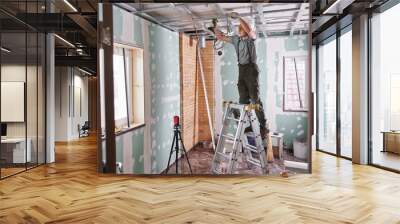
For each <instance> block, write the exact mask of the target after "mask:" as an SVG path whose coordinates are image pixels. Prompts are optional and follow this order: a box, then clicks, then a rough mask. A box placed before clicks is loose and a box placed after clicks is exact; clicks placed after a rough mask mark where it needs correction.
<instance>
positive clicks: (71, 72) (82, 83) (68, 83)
mask: <svg viewBox="0 0 400 224" xmlns="http://www.w3.org/2000/svg"><path fill="white" fill-rule="evenodd" d="M55 73H56V83H55V86H56V88H55V89H56V91H55V127H56V128H55V141H70V140H73V139H77V138H78V137H79V132H78V125H81V126H82V125H83V124H84V122H85V121H87V120H88V105H89V104H88V78H87V77H85V76H83V73H81V72H80V71H79V70H77V69H76V68H71V67H56V72H55ZM79 95H80V97H79ZM79 100H81V102H79ZM79 107H81V110H82V112H81V113H80V110H79Z"/></svg>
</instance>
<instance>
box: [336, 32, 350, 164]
mask: <svg viewBox="0 0 400 224" xmlns="http://www.w3.org/2000/svg"><path fill="white" fill-rule="evenodd" d="M342 33H343V34H341V36H340V54H339V55H340V94H339V96H340V136H341V137H340V155H341V156H344V157H347V158H351V157H352V134H353V133H352V130H353V129H352V127H353V125H352V124H353V123H352V122H353V121H352V118H353V116H352V113H353V107H352V96H353V94H352V89H353V88H352V83H353V82H352V78H353V70H352V30H351V26H349V27H348V28H347V30H343V31H342Z"/></svg>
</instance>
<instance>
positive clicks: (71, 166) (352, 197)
mask: <svg viewBox="0 0 400 224" xmlns="http://www.w3.org/2000/svg"><path fill="white" fill-rule="evenodd" d="M95 152H96V149H95V142H94V141H93V139H86V140H84V141H81V142H75V143H71V144H69V145H57V154H56V155H57V163H56V164H51V165H47V166H42V167H39V168H36V169H33V170H30V171H28V172H26V173H22V174H19V175H17V176H13V177H10V178H8V179H5V180H2V181H0V223H44V222H48V223H221V224H223V223H374V224H375V223H385V224H387V223H400V175H398V174H395V173H391V172H387V171H383V170H380V169H377V168H374V167H369V166H357V165H352V164H351V163H350V161H347V160H343V159H337V158H335V157H332V156H329V155H326V154H322V153H314V155H313V156H314V159H313V160H314V172H313V174H312V175H303V174H298V175H296V176H293V177H290V178H286V179H285V178H281V177H268V176H267V177H215V178H212V177H208V178H206V177H191V178H189V177H184V178H177V177H167V178H151V177H129V176H110V175H108V176H107V175H98V174H97V173H96V170H95V161H96V155H95Z"/></svg>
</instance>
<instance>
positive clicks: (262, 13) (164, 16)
mask: <svg viewBox="0 0 400 224" xmlns="http://www.w3.org/2000/svg"><path fill="white" fill-rule="evenodd" d="M286 2H289V1H286ZM290 2H293V1H290ZM294 2H296V3H285V4H282V3H119V6H121V7H122V8H124V9H126V10H128V11H131V12H132V13H134V14H136V15H138V16H141V17H143V18H145V19H148V20H150V21H152V22H154V23H157V24H159V25H161V26H164V27H166V28H168V29H170V30H173V31H177V32H183V33H186V34H188V35H193V36H196V35H199V34H202V35H204V34H207V38H213V34H212V32H210V30H209V29H208V28H209V27H212V26H213V24H212V20H213V19H218V21H219V27H220V28H221V30H222V31H224V32H226V31H227V30H228V27H230V26H233V28H235V27H237V26H238V25H239V22H238V21H232V20H230V19H229V18H228V14H229V13H231V12H237V13H238V14H239V15H240V16H241V17H243V18H245V19H246V20H248V21H254V23H255V24H254V25H255V28H256V31H257V33H258V34H259V35H264V36H267V35H268V36H274V35H294V34H300V33H303V34H306V33H308V28H309V4H308V3H302V2H304V1H300V2H299V1H294Z"/></svg>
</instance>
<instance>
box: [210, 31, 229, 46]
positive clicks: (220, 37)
mask: <svg viewBox="0 0 400 224" xmlns="http://www.w3.org/2000/svg"><path fill="white" fill-rule="evenodd" d="M214 31H215V37H216V38H217V40H221V41H224V42H228V43H230V42H231V38H229V37H228V36H225V34H224V33H223V32H221V30H219V29H215V30H214Z"/></svg>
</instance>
